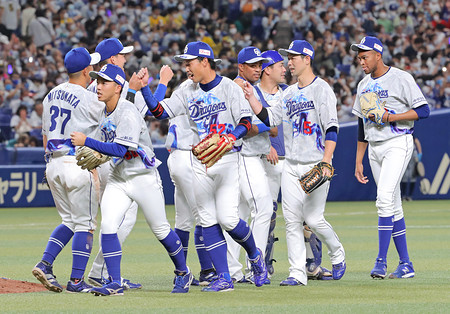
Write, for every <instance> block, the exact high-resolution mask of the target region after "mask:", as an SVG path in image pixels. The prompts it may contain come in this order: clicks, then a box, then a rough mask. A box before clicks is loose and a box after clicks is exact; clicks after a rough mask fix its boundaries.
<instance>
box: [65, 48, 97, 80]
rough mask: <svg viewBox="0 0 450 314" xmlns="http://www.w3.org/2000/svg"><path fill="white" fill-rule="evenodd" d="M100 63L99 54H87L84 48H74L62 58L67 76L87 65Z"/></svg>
mask: <svg viewBox="0 0 450 314" xmlns="http://www.w3.org/2000/svg"><path fill="white" fill-rule="evenodd" d="M99 62H100V54H98V53H96V52H94V53H93V54H89V51H87V49H86V48H82V47H80V48H74V49H72V50H70V51H69V52H68V53H67V54H66V56H65V57H64V66H65V67H66V69H67V72H68V73H69V74H71V73H76V72H79V71H81V70H83V69H85V68H87V67H88V66H89V65H92V64H97V63H99Z"/></svg>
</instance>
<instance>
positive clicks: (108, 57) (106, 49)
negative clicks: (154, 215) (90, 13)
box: [88, 38, 170, 289]
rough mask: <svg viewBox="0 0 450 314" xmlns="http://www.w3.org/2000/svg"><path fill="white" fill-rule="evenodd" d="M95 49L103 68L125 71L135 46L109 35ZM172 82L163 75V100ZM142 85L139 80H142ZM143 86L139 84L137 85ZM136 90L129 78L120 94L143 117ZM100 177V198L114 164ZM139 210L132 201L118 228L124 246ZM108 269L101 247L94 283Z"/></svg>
mask: <svg viewBox="0 0 450 314" xmlns="http://www.w3.org/2000/svg"><path fill="white" fill-rule="evenodd" d="M95 51H96V52H97V53H99V54H100V56H101V59H100V62H99V66H100V67H103V66H104V65H106V64H114V65H117V66H118V67H120V68H121V69H122V70H123V69H124V65H125V63H126V58H125V55H126V54H128V53H130V52H132V51H133V46H126V47H124V46H123V45H122V43H121V42H120V40H118V39H117V38H108V39H105V40H103V41H101V42H100V43H99V44H98V45H97V47H96V48H95ZM169 81H170V78H169V79H168V80H165V78H164V77H161V79H160V84H159V85H158V88H157V90H156V92H155V94H156V95H158V97H160V98H161V99H162V98H164V95H165V92H166V87H167V84H168V82H169ZM137 82H138V80H137ZM138 84H139V82H138ZM137 86H139V85H137ZM135 89H139V88H137V87H134V89H133V88H130V85H129V83H128V82H127V81H125V84H124V87H123V89H122V93H121V94H120V96H121V97H122V98H125V99H128V100H130V101H131V102H133V103H134V105H135V106H136V109H137V110H138V111H139V113H140V114H141V116H142V117H145V115H146V114H147V112H148V110H147V105H146V103H145V101H144V98H143V97H142V94H141V92H140V91H137V92H136V90H135ZM88 90H90V91H92V92H93V93H95V94H96V93H97V81H96V80H93V81H92V82H91V84H90V85H89V87H88ZM97 169H98V173H99V178H100V198H101V197H102V195H103V191H104V190H105V186H106V182H107V179H108V175H109V172H110V165H109V163H105V164H102V165H101V166H100V167H98V168H97ZM137 210H138V206H137V204H136V202H132V203H131V205H130V208H129V210H128V211H127V212H126V213H125V217H124V219H123V221H122V223H121V224H120V227H119V230H118V231H117V234H118V237H119V241H120V244H121V245H123V242H124V241H125V239H126V238H127V237H128V235H129V234H130V232H131V230H132V229H133V227H134V224H135V223H136V217H137ZM100 239H101V234H99V242H101V241H100ZM108 278H109V275H108V271H107V268H106V265H105V259H104V258H103V254H102V249H101V246H100V248H99V252H98V253H97V256H96V258H95V260H94V263H93V264H92V268H91V270H90V272H89V275H88V281H89V283H90V284H92V285H93V286H96V287H102V286H103V285H104V284H105V283H107V282H108ZM123 284H124V288H125V289H140V288H142V285H141V284H139V283H133V282H131V281H130V280H129V279H123Z"/></svg>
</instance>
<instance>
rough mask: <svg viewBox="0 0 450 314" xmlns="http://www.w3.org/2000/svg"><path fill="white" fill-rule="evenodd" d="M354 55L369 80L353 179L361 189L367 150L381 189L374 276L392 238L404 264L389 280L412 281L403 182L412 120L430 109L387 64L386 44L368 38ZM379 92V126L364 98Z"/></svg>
mask: <svg viewBox="0 0 450 314" xmlns="http://www.w3.org/2000/svg"><path fill="white" fill-rule="evenodd" d="M351 49H352V50H354V51H357V52H358V60H359V63H360V64H361V67H362V69H363V71H364V73H365V74H367V75H366V76H365V77H364V78H363V79H362V80H361V82H359V84H358V89H357V95H356V96H357V97H356V100H355V104H354V106H353V111H352V112H353V113H354V114H355V115H356V116H358V117H359V119H358V121H359V131H358V145H357V151H356V166H355V177H356V179H357V180H358V181H359V182H360V183H363V184H366V183H367V182H368V179H367V177H366V176H364V169H363V164H362V161H363V158H364V154H365V152H366V149H367V147H369V162H370V167H371V169H372V174H373V177H374V180H375V183H376V184H377V200H376V206H377V210H378V245H379V247H378V256H377V259H376V261H375V266H374V268H373V269H372V271H371V272H370V275H371V276H372V278H381V279H383V278H384V277H386V274H387V262H386V255H387V252H388V248H389V243H390V241H391V237H392V238H393V240H394V243H395V247H396V249H397V252H398V255H399V258H400V263H399V265H398V267H397V269H396V270H395V271H394V272H393V273H391V274H390V275H389V278H411V277H414V274H415V273H414V268H413V265H412V263H411V261H410V259H409V254H408V247H407V244H406V226H405V219H404V217H403V208H402V202H401V194H400V181H401V178H402V176H403V173H404V172H405V169H406V167H407V165H408V162H409V160H410V158H411V154H412V152H413V146H414V144H413V137H412V133H413V130H414V128H413V126H414V120H418V119H424V118H427V117H428V115H429V111H430V110H429V107H428V104H427V102H426V100H425V97H424V96H423V94H422V91H421V90H420V88H419V87H418V85H417V83H416V82H415V81H414V78H413V77H412V76H411V75H410V74H409V73H407V72H405V71H402V70H400V69H397V68H395V67H389V66H387V65H385V64H384V63H383V59H382V54H383V49H384V48H383V44H382V43H381V41H380V40H379V39H378V38H376V37H371V36H366V37H364V38H363V39H362V40H361V42H360V43H359V44H353V45H352V46H351ZM369 92H375V93H377V94H378V97H379V98H380V99H381V101H382V102H385V110H386V111H385V113H384V114H383V115H382V119H381V120H382V121H381V124H378V123H374V121H372V119H373V120H375V119H374V116H373V115H370V116H369V117H368V118H366V117H364V116H363V114H362V111H361V105H360V97H361V96H362V95H364V94H366V93H369Z"/></svg>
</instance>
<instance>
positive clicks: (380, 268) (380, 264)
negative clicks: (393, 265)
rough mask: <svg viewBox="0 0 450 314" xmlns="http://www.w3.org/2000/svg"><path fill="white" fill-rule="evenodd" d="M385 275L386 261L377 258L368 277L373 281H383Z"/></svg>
mask: <svg viewBox="0 0 450 314" xmlns="http://www.w3.org/2000/svg"><path fill="white" fill-rule="evenodd" d="M386 274H387V264H386V259H384V258H381V257H379V258H377V259H376V260H375V266H374V267H373V269H372V271H371V272H370V276H371V277H372V278H373V279H384V277H386Z"/></svg>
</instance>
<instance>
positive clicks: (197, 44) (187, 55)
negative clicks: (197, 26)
mask: <svg viewBox="0 0 450 314" xmlns="http://www.w3.org/2000/svg"><path fill="white" fill-rule="evenodd" d="M198 57H204V58H208V59H212V60H214V62H215V63H216V64H220V62H222V60H220V59H214V52H213V50H212V48H211V47H210V46H209V45H208V44H207V43H204V42H202V41H193V42H190V43H188V44H187V45H186V47H184V53H183V54H181V55H176V56H175V57H174V59H175V61H177V62H183V61H186V60H192V59H195V58H198Z"/></svg>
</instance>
